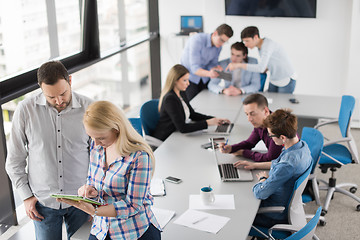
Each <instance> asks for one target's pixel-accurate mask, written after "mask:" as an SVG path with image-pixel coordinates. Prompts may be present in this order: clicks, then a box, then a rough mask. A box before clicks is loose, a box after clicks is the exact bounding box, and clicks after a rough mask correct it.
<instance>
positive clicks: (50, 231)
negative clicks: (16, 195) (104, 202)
mask: <svg viewBox="0 0 360 240" xmlns="http://www.w3.org/2000/svg"><path fill="white" fill-rule="evenodd" d="M35 206H36V210H37V211H38V212H39V214H40V215H42V216H43V217H44V219H43V220H42V221H40V222H38V221H33V222H34V225H35V235H36V239H37V240H48V239H53V240H61V239H62V224H63V221H65V226H66V231H67V237H68V239H70V237H71V236H72V235H73V234H74V233H75V232H76V231H77V230H78V229H79V228H80V227H81V226H82V225H83V224H84V222H86V221H87V220H88V219H89V215H88V214H87V213H85V212H83V211H81V210H79V209H77V208H75V207H69V208H64V209H53V208H48V207H45V206H43V205H41V204H40V203H39V202H37V203H36V205H35Z"/></svg>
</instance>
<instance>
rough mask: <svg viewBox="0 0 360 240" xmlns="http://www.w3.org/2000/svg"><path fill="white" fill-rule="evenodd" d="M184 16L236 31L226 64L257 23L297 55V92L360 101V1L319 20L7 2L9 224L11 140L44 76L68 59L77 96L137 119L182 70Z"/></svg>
mask: <svg viewBox="0 0 360 240" xmlns="http://www.w3.org/2000/svg"><path fill="white" fill-rule="evenodd" d="M94 8H96V9H95V10H94ZM181 15H201V16H203V20H204V32H208V33H210V32H213V31H214V30H215V28H216V27H217V26H218V25H220V24H221V23H227V24H229V25H230V26H232V28H233V30H234V36H233V37H232V38H231V39H230V41H229V43H227V44H225V45H224V46H223V50H222V52H221V55H220V60H221V59H224V58H227V57H229V55H230V46H231V44H232V43H233V42H235V41H240V40H241V39H240V32H241V30H242V29H243V28H244V27H246V26H250V25H255V26H257V27H258V28H259V30H260V34H261V37H269V38H272V39H273V40H275V41H277V42H279V43H280V44H281V45H282V46H283V47H284V48H285V49H286V51H287V53H288V54H289V56H290V59H291V60H292V61H293V64H294V66H295V69H296V71H297V73H298V75H299V79H298V81H297V86H296V88H295V93H297V94H309V95H320V96H341V95H343V94H350V95H353V96H355V97H357V96H359V95H360V81H359V80H358V78H359V74H358V72H357V70H358V68H359V61H358V56H360V44H359V43H360V1H358V0H345V1H338V0H317V10H316V18H281V17H274V18H269V17H242V16H226V15H225V1H224V0H197V1H190V0H182V1H179V0H156V1H155V0H148V1H147V0H98V1H95V0H78V1H74V0H32V1H29V0H16V1H6V0H0V104H1V111H2V115H1V116H0V180H1V182H2V183H6V184H2V186H1V187H0V190H1V191H0V192H1V194H0V195H1V199H0V200H1V203H2V204H1V205H0V223H2V224H3V225H7V226H10V225H12V224H16V223H17V216H16V213H15V212H14V209H15V208H16V207H17V206H19V205H21V201H20V200H19V199H16V195H15V198H14V197H13V194H12V188H11V184H10V182H9V181H8V179H7V175H6V172H5V170H4V165H5V156H6V139H7V138H8V135H9V132H10V129H11V119H12V114H13V112H14V110H15V108H16V105H17V103H18V102H19V101H21V100H23V99H24V98H26V97H28V96H30V95H31V94H33V93H34V92H37V91H39V89H38V87H37V85H36V69H37V68H38V67H39V66H40V65H41V64H42V63H44V62H46V61H48V60H50V59H59V60H62V61H63V62H64V64H65V66H66V67H67V68H68V69H69V72H70V73H71V74H72V75H73V85H72V87H73V90H74V91H76V92H78V93H81V94H83V95H86V96H88V97H91V98H93V99H94V100H103V99H104V100H109V101H112V102H114V103H116V104H117V105H119V106H120V107H122V108H123V109H124V110H125V111H127V112H131V111H136V110H137V109H138V108H139V107H140V106H141V105H142V104H143V103H144V102H145V101H147V100H149V99H151V98H158V97H159V95H160V91H161V83H164V82H165V80H166V75H167V72H168V70H169V69H170V68H171V67H172V66H173V65H174V64H176V63H179V62H180V56H181V52H182V49H183V47H184V44H185V43H186V40H187V37H184V36H176V33H177V32H179V30H180V16H181ZM97 26H98V27H97ZM257 54H258V53H257V52H256V50H252V51H250V55H253V56H257ZM356 107H357V108H359V106H356ZM357 112H359V111H357ZM354 118H356V119H359V116H354ZM357 124H359V123H357ZM3 203H4V204H3ZM3 225H2V226H3ZM2 231H6V227H5V229H3V230H2Z"/></svg>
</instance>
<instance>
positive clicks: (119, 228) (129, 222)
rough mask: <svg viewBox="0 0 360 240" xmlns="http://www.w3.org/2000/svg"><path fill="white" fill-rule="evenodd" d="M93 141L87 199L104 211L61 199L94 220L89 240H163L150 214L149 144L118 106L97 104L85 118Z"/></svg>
mask: <svg viewBox="0 0 360 240" xmlns="http://www.w3.org/2000/svg"><path fill="white" fill-rule="evenodd" d="M83 122H84V126H85V130H86V132H87V134H88V135H89V136H90V137H91V138H92V141H91V147H90V165H89V173H88V178H87V183H86V185H83V186H82V187H81V188H79V190H78V194H79V195H81V196H84V197H89V198H95V197H98V198H99V199H100V200H101V201H102V202H103V203H105V204H106V205H102V206H99V207H94V206H93V205H92V204H89V203H86V202H83V201H79V202H77V201H71V200H66V199H60V201H63V202H65V203H68V204H70V205H73V206H75V207H77V208H79V209H81V210H83V211H84V212H86V213H88V214H90V215H92V216H93V218H94V221H93V224H92V227H91V232H90V237H89V239H142V240H144V239H151V240H153V239H161V237H160V226H159V224H158V223H157V221H156V219H155V216H154V214H153V213H152V211H151V208H150V207H151V205H152V200H153V198H152V196H151V195H150V192H149V189H150V179H151V176H152V174H151V173H152V170H153V168H154V166H155V163H154V155H153V153H152V150H151V148H150V146H149V145H148V144H146V142H145V141H144V139H143V138H142V137H141V136H140V135H139V134H138V133H137V132H136V130H135V129H134V128H133V127H132V126H131V124H130V122H129V121H128V119H127V118H126V117H125V115H124V114H123V112H122V111H121V110H120V109H119V108H117V107H116V106H115V105H114V104H112V103H110V102H107V101H99V102H95V103H93V104H91V105H90V106H89V107H88V109H87V110H86V112H85V115H84V119H83Z"/></svg>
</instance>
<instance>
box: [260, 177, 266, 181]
mask: <svg viewBox="0 0 360 240" xmlns="http://www.w3.org/2000/svg"><path fill="white" fill-rule="evenodd" d="M263 179H264V180H266V179H267V177H264V176H262V177H261V178H259V181H261V180H263Z"/></svg>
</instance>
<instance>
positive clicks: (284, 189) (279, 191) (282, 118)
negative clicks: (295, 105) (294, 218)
mask: <svg viewBox="0 0 360 240" xmlns="http://www.w3.org/2000/svg"><path fill="white" fill-rule="evenodd" d="M264 127H266V128H267V129H268V133H269V134H270V136H269V137H270V138H272V140H273V141H274V143H275V144H276V145H277V146H279V147H281V146H284V150H283V151H282V152H281V154H280V156H279V157H278V158H277V159H274V160H273V161H271V162H261V163H260V162H251V161H239V162H237V163H236V164H234V165H235V167H241V168H242V167H243V168H245V169H249V170H251V169H268V170H270V171H269V173H267V172H264V171H263V172H259V173H258V174H257V175H256V176H257V178H258V180H259V182H258V183H257V184H255V186H254V187H253V192H254V195H255V197H256V198H258V199H261V200H262V201H261V204H260V207H270V206H286V205H287V203H288V202H289V200H290V197H291V195H292V189H293V187H294V184H295V181H296V180H297V179H298V178H299V176H300V175H302V174H303V173H304V172H305V171H306V170H307V169H308V168H309V167H310V166H311V164H312V158H311V153H310V150H309V147H308V146H307V144H306V143H305V142H304V141H302V140H299V138H298V136H297V134H296V131H297V118H296V116H295V115H294V114H291V112H290V111H289V110H286V109H285V110H284V109H279V110H276V111H275V112H274V113H272V114H271V115H270V116H268V117H267V118H266V119H265V121H264ZM287 214H288V213H287V211H283V212H282V213H266V214H258V215H256V217H255V220H254V223H253V224H254V225H256V226H261V227H267V228H269V227H272V226H273V225H275V224H281V223H284V224H286V223H288V217H287Z"/></svg>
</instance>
